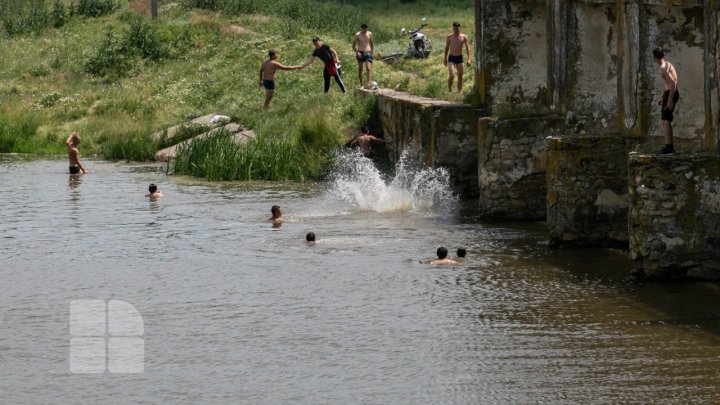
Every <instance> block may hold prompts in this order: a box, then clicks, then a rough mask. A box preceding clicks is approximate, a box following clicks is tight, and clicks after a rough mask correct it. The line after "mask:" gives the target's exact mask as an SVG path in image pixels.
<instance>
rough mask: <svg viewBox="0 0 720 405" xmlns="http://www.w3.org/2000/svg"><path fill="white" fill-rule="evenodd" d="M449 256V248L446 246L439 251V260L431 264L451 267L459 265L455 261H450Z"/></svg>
mask: <svg viewBox="0 0 720 405" xmlns="http://www.w3.org/2000/svg"><path fill="white" fill-rule="evenodd" d="M447 255H448V250H447V248H446V247H444V246H440V247H439V248H438V250H437V256H438V258H437V259H435V260H433V261H431V262H430V264H450V265H453V264H459V263H458V262H456V261H455V260H452V259H448V257H447Z"/></svg>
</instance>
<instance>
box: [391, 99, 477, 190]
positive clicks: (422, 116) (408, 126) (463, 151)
mask: <svg viewBox="0 0 720 405" xmlns="http://www.w3.org/2000/svg"><path fill="white" fill-rule="evenodd" d="M377 97H378V115H379V117H378V118H379V121H380V124H381V125H382V130H383V133H384V136H385V139H387V140H389V141H390V142H391V144H392V146H393V147H392V150H393V152H394V153H393V154H392V155H391V156H390V159H391V160H393V161H397V159H398V158H399V157H400V154H401V152H402V150H403V148H405V147H406V146H408V145H410V144H412V145H413V146H414V147H417V148H421V150H422V151H423V152H424V154H425V157H426V160H427V162H428V163H429V164H431V165H434V166H443V167H446V168H447V169H448V170H449V171H450V173H451V180H452V182H453V187H454V189H455V190H456V191H457V192H459V193H460V194H461V195H462V196H463V197H464V198H469V197H477V196H478V178H477V167H478V163H477V133H478V127H477V124H478V121H477V117H478V116H481V115H483V111H482V110H479V109H478V108H477V107H474V106H471V105H467V104H458V103H451V102H448V101H443V100H434V99H429V98H424V97H417V96H413V95H410V94H407V93H401V92H395V91H391V90H382V91H379V92H378V93H377Z"/></svg>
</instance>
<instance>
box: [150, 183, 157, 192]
mask: <svg viewBox="0 0 720 405" xmlns="http://www.w3.org/2000/svg"><path fill="white" fill-rule="evenodd" d="M148 191H150V192H151V193H154V192H156V191H157V186H156V185H155V184H151V185H150V186H148Z"/></svg>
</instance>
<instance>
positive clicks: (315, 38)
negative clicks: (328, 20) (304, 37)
mask: <svg viewBox="0 0 720 405" xmlns="http://www.w3.org/2000/svg"><path fill="white" fill-rule="evenodd" d="M312 41H313V42H320V38H318V37H313V39H312Z"/></svg>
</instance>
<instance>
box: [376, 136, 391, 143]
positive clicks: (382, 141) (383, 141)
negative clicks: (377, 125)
mask: <svg viewBox="0 0 720 405" xmlns="http://www.w3.org/2000/svg"><path fill="white" fill-rule="evenodd" d="M372 140H373V141H376V142H381V143H390V141H386V140H385V139H380V138H376V137H374V136H373V137H372Z"/></svg>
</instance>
